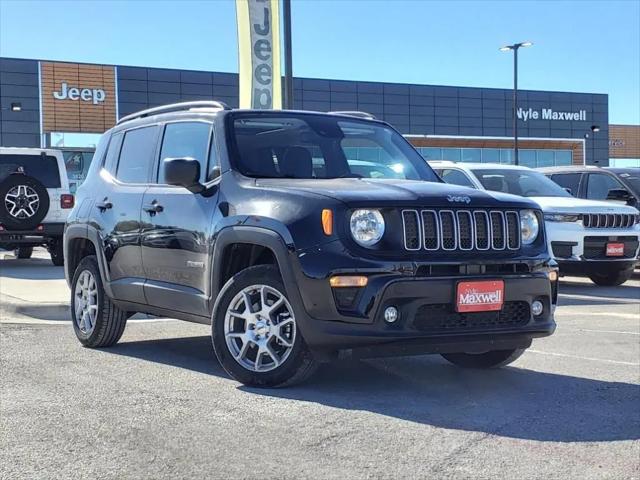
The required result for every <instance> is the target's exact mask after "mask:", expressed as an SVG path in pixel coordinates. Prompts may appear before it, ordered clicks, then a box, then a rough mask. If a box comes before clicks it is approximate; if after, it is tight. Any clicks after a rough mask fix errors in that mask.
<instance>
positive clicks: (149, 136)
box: [116, 126, 158, 183]
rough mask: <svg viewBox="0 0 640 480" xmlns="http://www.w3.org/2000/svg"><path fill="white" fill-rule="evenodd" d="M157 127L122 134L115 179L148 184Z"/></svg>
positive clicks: (137, 129)
mask: <svg viewBox="0 0 640 480" xmlns="http://www.w3.org/2000/svg"><path fill="white" fill-rule="evenodd" d="M157 137H158V127H157V126H152V127H143V128H136V129H135V130H129V131H128V132H127V133H125V134H124V140H123V141H122V148H121V149H120V160H119V161H118V169H117V170H116V178H117V179H118V180H120V181H121V182H124V183H148V182H149V176H150V173H151V165H152V164H153V154H154V152H155V149H156V139H157Z"/></svg>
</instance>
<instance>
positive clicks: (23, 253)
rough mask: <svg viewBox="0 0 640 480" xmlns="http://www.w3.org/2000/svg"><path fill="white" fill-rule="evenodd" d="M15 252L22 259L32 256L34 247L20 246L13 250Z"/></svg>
mask: <svg viewBox="0 0 640 480" xmlns="http://www.w3.org/2000/svg"><path fill="white" fill-rule="evenodd" d="M13 254H14V255H15V257H16V258H20V259H25V258H31V255H32V254H33V247H18V248H16V249H15V250H14V251H13Z"/></svg>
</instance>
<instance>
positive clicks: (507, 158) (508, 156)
mask: <svg viewBox="0 0 640 480" xmlns="http://www.w3.org/2000/svg"><path fill="white" fill-rule="evenodd" d="M500 163H506V164H512V163H513V150H511V149H510V148H501V149H500Z"/></svg>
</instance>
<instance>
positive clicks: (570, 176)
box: [551, 173, 582, 196]
mask: <svg viewBox="0 0 640 480" xmlns="http://www.w3.org/2000/svg"><path fill="white" fill-rule="evenodd" d="M581 176H582V174H581V173H556V174H555V175H551V180H553V181H554V182H556V183H557V184H558V185H560V186H561V187H562V188H564V189H569V190H570V193H571V195H574V196H577V195H578V193H579V192H578V190H579V187H580V177H581Z"/></svg>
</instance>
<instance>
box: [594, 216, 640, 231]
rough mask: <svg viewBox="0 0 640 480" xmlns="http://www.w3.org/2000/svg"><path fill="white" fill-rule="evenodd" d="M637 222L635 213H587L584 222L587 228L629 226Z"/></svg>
mask: <svg viewBox="0 0 640 480" xmlns="http://www.w3.org/2000/svg"><path fill="white" fill-rule="evenodd" d="M635 222H636V215H635V214H633V213H585V214H584V215H582V224H583V225H584V227H585V228H628V227H631V226H633V224H634V223H635Z"/></svg>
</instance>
